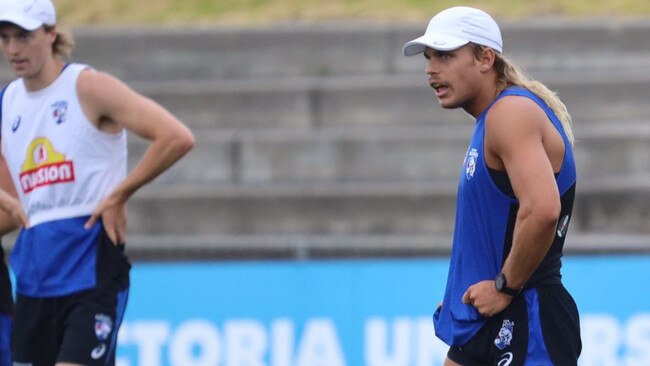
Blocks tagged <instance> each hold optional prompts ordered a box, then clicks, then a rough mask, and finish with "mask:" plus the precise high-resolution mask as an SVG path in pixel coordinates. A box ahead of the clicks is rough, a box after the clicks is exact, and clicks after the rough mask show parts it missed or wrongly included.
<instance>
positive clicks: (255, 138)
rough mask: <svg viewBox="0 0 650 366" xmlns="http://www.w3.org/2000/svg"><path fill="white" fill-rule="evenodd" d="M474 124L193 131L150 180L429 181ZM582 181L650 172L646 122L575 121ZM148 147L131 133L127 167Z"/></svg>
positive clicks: (456, 169) (461, 152) (457, 160)
mask: <svg viewBox="0 0 650 366" xmlns="http://www.w3.org/2000/svg"><path fill="white" fill-rule="evenodd" d="M472 127H473V126H472V125H470V124H463V125H462V126H456V127H451V126H444V127H436V126H429V127H423V126H419V127H410V128H398V127H391V128H369V127H364V128H361V127H357V128H330V129H302V128H280V129H264V130H262V129H253V130H221V131H215V130H206V131H196V137H197V144H196V146H195V148H194V150H193V151H191V152H190V153H189V154H188V155H187V156H186V157H185V158H183V159H182V160H181V161H180V162H178V163H177V164H176V165H175V166H173V167H172V168H171V169H170V170H168V171H167V172H165V173H163V175H161V176H160V177H159V178H158V179H156V180H155V181H154V182H153V184H154V185H160V186H164V185H169V184H172V185H173V184H179V183H187V184H190V183H195V184H199V185H201V184H226V185H231V184H244V185H246V184H253V185H254V184H275V183H294V184H307V185H308V184H311V183H337V182H375V181H384V182H396V181H397V182H400V181H413V182H421V181H435V180H450V181H454V180H456V179H457V178H458V176H459V174H460V171H461V165H462V160H463V158H464V156H465V152H466V149H467V144H468V142H469V137H470V135H471V130H472ZM575 130H576V136H577V138H578V141H577V142H576V144H575V153H576V160H577V164H578V172H579V176H580V178H581V181H582V182H584V181H587V180H592V179H607V178H608V177H624V176H635V175H642V174H644V173H647V172H650V159H645V158H644V157H646V156H650V123H649V122H648V121H638V122H624V123H623V122H621V123H609V124H592V125H591V126H584V125H578V126H576V129H575ZM146 146H147V145H146V144H145V143H144V141H143V140H140V139H137V138H132V139H131V140H130V144H129V150H130V154H129V158H130V166H133V165H134V164H135V163H136V162H137V160H139V158H140V157H141V156H142V154H143V152H144V149H145V147H146Z"/></svg>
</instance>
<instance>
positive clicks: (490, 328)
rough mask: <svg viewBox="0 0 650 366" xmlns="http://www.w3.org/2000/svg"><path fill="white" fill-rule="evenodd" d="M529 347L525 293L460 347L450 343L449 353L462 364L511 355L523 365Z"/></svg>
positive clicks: (483, 364) (485, 363) (480, 365)
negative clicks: (451, 345) (452, 345)
mask: <svg viewBox="0 0 650 366" xmlns="http://www.w3.org/2000/svg"><path fill="white" fill-rule="evenodd" d="M527 347H528V314H527V311H526V299H525V298H524V296H523V295H522V294H520V295H519V296H517V297H515V298H514V299H513V300H512V302H511V303H510V305H508V307H507V308H505V309H504V310H503V311H502V312H500V313H499V314H496V315H494V316H493V317H491V318H489V319H488V320H487V322H486V323H485V325H484V326H483V328H481V330H479V332H478V333H477V334H476V335H475V336H474V337H473V338H472V339H471V340H470V341H469V342H467V344H465V345H463V346H461V347H451V348H449V352H448V353H447V357H449V359H451V360H452V361H454V362H456V363H458V364H460V365H463V366H491V365H497V363H498V362H499V361H500V360H502V359H504V358H510V359H511V361H510V364H509V365H511V366H523V365H524V361H525V358H526V350H527Z"/></svg>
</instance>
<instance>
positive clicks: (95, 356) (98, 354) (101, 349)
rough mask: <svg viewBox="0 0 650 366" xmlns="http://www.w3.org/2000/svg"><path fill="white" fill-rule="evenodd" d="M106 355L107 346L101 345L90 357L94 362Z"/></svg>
mask: <svg viewBox="0 0 650 366" xmlns="http://www.w3.org/2000/svg"><path fill="white" fill-rule="evenodd" d="M104 353H106V344H104V343H100V344H99V346H97V347H95V348H94V349H93V350H92V352H90V357H92V358H93V360H97V359H99V358H100V357H102V356H103V355H104Z"/></svg>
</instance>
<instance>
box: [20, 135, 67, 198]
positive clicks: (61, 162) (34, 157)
mask: <svg viewBox="0 0 650 366" xmlns="http://www.w3.org/2000/svg"><path fill="white" fill-rule="evenodd" d="M21 170H22V173H20V175H19V178H20V187H21V188H22V190H23V193H25V194H27V193H29V192H31V191H33V190H34V189H35V188H38V187H43V186H49V185H51V184H57V183H68V182H74V164H73V163H72V161H66V160H65V156H64V155H63V154H61V153H59V152H57V151H56V150H55V149H54V146H52V142H50V140H48V139H47V138H45V137H38V138H36V139H34V140H33V141H32V142H31V143H30V144H29V146H28V147H27V156H26V157H25V162H24V163H23V165H22V167H21Z"/></svg>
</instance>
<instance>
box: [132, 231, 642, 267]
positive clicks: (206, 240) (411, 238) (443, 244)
mask: <svg viewBox="0 0 650 366" xmlns="http://www.w3.org/2000/svg"><path fill="white" fill-rule="evenodd" d="M451 242H452V237H451V236H450V235H390V234H388V235H317V234H295V235H218V234H217V235H132V234H129V235H127V248H126V252H127V255H128V256H129V257H130V258H131V259H132V260H161V259H162V260H174V261H178V260H209V259H221V260H223V259H258V258H264V259H269V258H276V259H301V260H306V259H326V258H331V257H336V258H341V257H344V258H358V257H364V258H365V257H421V256H448V255H449V254H450V252H451ZM648 243H650V235H648V234H646V235H638V234H637V235H628V234H589V233H581V232H575V230H573V229H572V230H571V231H570V233H569V235H568V237H567V241H566V243H565V246H564V253H565V254H567V255H572V254H594V253H616V254H622V253H639V252H645V253H647V252H648V251H650V245H649V244H648Z"/></svg>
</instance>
